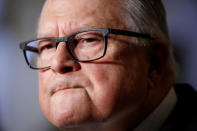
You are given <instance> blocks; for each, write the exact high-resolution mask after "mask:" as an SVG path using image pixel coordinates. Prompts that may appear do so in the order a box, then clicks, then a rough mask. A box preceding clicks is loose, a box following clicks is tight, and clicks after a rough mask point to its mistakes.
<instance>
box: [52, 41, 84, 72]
mask: <svg viewBox="0 0 197 131" xmlns="http://www.w3.org/2000/svg"><path fill="white" fill-rule="evenodd" d="M80 68H81V66H80V64H79V63H78V62H76V61H74V60H73V59H72V57H71V55H70V54H69V52H68V50H67V47H66V43H65V42H61V43H59V45H58V46H57V50H56V53H55V55H54V56H53V58H52V61H51V69H52V70H53V71H55V72H57V73H60V74H63V73H67V72H73V71H78V70H80Z"/></svg>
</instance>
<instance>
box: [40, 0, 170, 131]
mask: <svg viewBox="0 0 197 131" xmlns="http://www.w3.org/2000/svg"><path fill="white" fill-rule="evenodd" d="M87 3H88V4H87ZM118 4H119V3H118V1H116V2H115V1H112V0H107V1H106V0H91V1H89V0H47V1H46V3H45V5H44V8H43V11H42V14H41V19H40V25H39V31H38V37H63V36H66V35H68V34H70V33H73V32H76V31H80V30H83V29H90V28H106V27H108V28H119V29H128V28H127V25H126V24H125V23H124V22H122V18H121V17H120V14H123V13H124V12H123V10H122V9H121V7H119V8H118ZM158 43H160V44H161V43H162V42H158ZM163 45H165V43H162V44H161V46H162V48H163ZM159 49H160V48H159ZM164 50H165V49H164ZM164 52H165V51H164ZM148 53H149V52H148V51H147V48H145V47H140V46H136V45H134V44H132V40H131V38H128V37H125V36H117V35H110V36H109V40H108V49H107V53H106V55H105V57H104V58H102V59H100V60H97V61H94V62H88V63H77V62H75V61H73V60H72V58H71V56H70V55H69V53H68V52H67V49H66V44H65V43H64V42H62V43H60V44H59V46H58V48H57V51H56V54H55V55H54V56H53V57H52V59H51V61H50V63H49V65H50V66H51V68H50V69H47V70H41V71H38V74H39V93H40V105H41V108H42V110H43V112H44V114H45V116H46V117H47V118H48V119H49V121H51V122H52V123H53V124H54V125H55V126H57V127H58V128H60V129H62V130H72V129H75V130H77V129H79V130H91V129H94V130H114V131H115V130H125V129H128V128H131V129H132V128H134V127H135V126H136V125H137V124H138V122H140V121H141V120H142V119H143V118H144V117H145V116H146V115H147V114H148V113H150V112H151V111H152V110H153V109H154V108H155V107H156V106H157V105H158V103H159V102H160V101H161V99H162V98H163V97H164V96H165V94H166V93H167V92H168V90H169V89H166V88H162V90H161V89H160V86H158V85H160V84H161V83H160V80H161V79H162V77H161V76H162V68H160V69H161V71H160V72H159V73H158V72H157V70H154V72H153V74H152V71H151V73H150V67H151V63H150V62H149V57H148ZM158 53H162V52H158ZM162 55H163V54H161V56H162ZM163 61H165V60H163ZM166 85H167V84H166ZM166 85H165V86H166ZM155 87H157V88H155ZM161 92H162V93H161ZM127 121H129V123H127Z"/></svg>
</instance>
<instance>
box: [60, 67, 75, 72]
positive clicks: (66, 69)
mask: <svg viewBox="0 0 197 131" xmlns="http://www.w3.org/2000/svg"><path fill="white" fill-rule="evenodd" d="M72 71H73V67H71V66H68V67H64V68H62V69H61V72H62V73H66V72H72Z"/></svg>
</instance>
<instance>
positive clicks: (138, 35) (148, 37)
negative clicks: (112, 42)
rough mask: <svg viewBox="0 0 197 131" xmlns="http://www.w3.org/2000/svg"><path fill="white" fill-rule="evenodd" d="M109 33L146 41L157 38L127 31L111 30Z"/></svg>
mask: <svg viewBox="0 0 197 131" xmlns="http://www.w3.org/2000/svg"><path fill="white" fill-rule="evenodd" d="M109 32H110V33H112V34H117V35H125V36H133V37H141V38H146V39H150V40H154V39H156V38H155V37H152V36H151V35H149V34H144V33H137V32H132V31H126V30H118V29H109Z"/></svg>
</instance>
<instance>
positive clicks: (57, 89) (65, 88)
mask: <svg viewBox="0 0 197 131" xmlns="http://www.w3.org/2000/svg"><path fill="white" fill-rule="evenodd" d="M78 88H81V87H79V86H77V87H62V88H56V89H54V90H53V91H52V92H51V96H53V95H54V94H55V93H57V92H60V91H64V90H68V89H78Z"/></svg>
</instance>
